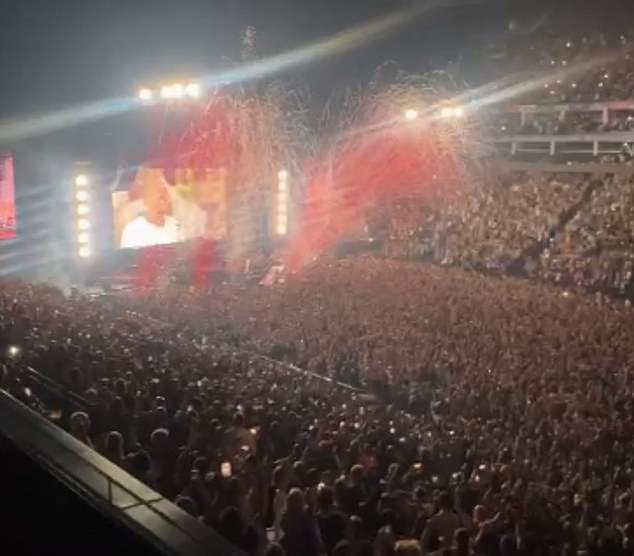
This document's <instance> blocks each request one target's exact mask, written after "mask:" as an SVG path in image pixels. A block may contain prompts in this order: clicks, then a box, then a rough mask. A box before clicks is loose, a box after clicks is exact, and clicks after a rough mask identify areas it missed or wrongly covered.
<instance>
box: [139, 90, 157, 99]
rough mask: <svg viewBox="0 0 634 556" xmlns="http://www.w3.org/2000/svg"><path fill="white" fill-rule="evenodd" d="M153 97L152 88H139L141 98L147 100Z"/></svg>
mask: <svg viewBox="0 0 634 556" xmlns="http://www.w3.org/2000/svg"><path fill="white" fill-rule="evenodd" d="M152 98H154V93H153V92H152V89H147V88H143V89H141V90H139V99H140V100H142V101H144V102H147V101H149V100H152Z"/></svg>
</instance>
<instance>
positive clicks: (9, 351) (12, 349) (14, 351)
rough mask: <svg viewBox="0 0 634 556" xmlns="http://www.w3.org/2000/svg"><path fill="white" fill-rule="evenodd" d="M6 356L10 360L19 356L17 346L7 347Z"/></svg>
mask: <svg viewBox="0 0 634 556" xmlns="http://www.w3.org/2000/svg"><path fill="white" fill-rule="evenodd" d="M7 355H8V356H9V357H11V358H13V357H17V356H18V355H20V348H19V347H18V346H9V347H8V348H7Z"/></svg>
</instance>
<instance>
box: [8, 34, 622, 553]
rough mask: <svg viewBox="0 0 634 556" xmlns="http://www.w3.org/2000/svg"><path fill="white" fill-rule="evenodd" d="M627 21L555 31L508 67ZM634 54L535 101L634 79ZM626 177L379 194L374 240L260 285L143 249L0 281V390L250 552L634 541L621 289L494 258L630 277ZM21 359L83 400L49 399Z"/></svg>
mask: <svg viewBox="0 0 634 556" xmlns="http://www.w3.org/2000/svg"><path fill="white" fill-rule="evenodd" d="M631 40H632V36H631V34H629V33H624V34H623V35H620V36H618V37H612V36H610V37H605V36H603V35H601V34H599V33H596V34H594V35H587V36H584V37H576V38H565V37H563V38H562V36H560V35H558V36H556V37H555V38H553V39H546V40H543V41H542V42H541V43H540V44H535V45H533V46H532V47H531V48H530V49H528V50H527V51H523V52H522V54H521V55H520V61H521V64H520V66H521V68H522V70H524V71H525V70H527V69H529V70H530V69H533V70H537V69H542V70H554V69H556V68H559V69H565V68H567V67H572V66H574V65H575V64H576V63H577V62H579V61H587V60H588V58H590V57H593V56H597V55H601V54H605V53H607V52H609V51H611V50H613V49H615V48H620V49H624V48H625V47H626V46H627V44H628V43H629V42H630V41H631ZM531 60H532V61H531ZM632 64H633V62H632V60H631V58H630V55H629V54H628V53H625V52H624V53H623V55H622V56H621V57H620V58H618V59H617V60H616V61H614V62H611V63H609V64H607V65H604V66H601V67H597V68H595V69H593V70H591V71H588V72H585V73H584V74H583V75H582V76H573V77H570V78H567V79H563V78H562V79H557V80H555V82H554V83H547V84H545V86H544V87H543V89H542V90H540V91H538V92H534V93H532V94H531V95H529V96H527V97H526V98H525V99H524V100H525V101H526V102H535V103H551V104H552V103H579V102H596V101H605V100H625V99H630V98H631V97H632V94H633V93H634V80H633V79H632V75H633V72H632V69H633V67H632ZM518 120H519V119H518V118H517V115H515V116H509V115H507V116H504V117H502V118H500V119H498V120H496V122H495V125H496V126H498V129H499V130H501V131H502V132H503V133H509V134H510V133H513V134H514V133H527V134H565V133H573V132H595V131H611V130H620V131H628V130H631V129H633V128H634V123H633V122H634V120H633V119H632V115H631V114H630V113H629V112H627V111H624V110H622V111H620V112H615V113H610V118H609V120H608V121H607V123H606V122H605V121H603V120H602V118H601V114H600V113H599V112H575V111H570V112H568V113H554V114H535V115H532V116H531V117H530V118H528V119H527V120H526V121H525V122H524V124H523V125H520V124H519V121H518ZM628 148H629V147H628ZM633 195H634V194H633V191H632V180H631V179H626V178H619V177H612V176H607V177H606V176H595V177H590V176H588V175H584V174H572V173H559V174H537V173H530V174H529V173H511V174H503V175H501V176H498V175H493V176H491V175H490V176H487V177H486V178H482V179H477V180H474V181H473V183H470V184H467V185H466V186H465V188H464V189H463V190H461V191H460V192H452V195H451V196H449V195H445V196H444V197H442V196H441V197H439V198H434V199H431V198H430V197H425V198H415V197H412V198H401V199H398V200H395V201H394V202H393V203H391V204H389V203H387V204H381V206H378V207H373V208H372V209H371V210H370V211H369V214H368V231H369V233H370V235H371V236H372V238H373V239H377V240H379V241H380V242H381V244H382V245H383V248H384V250H383V253H382V255H383V256H382V257H376V258H374V257H364V256H362V257H354V258H349V259H343V260H337V259H330V258H322V259H320V260H319V261H318V262H317V263H315V264H313V265H312V266H311V267H309V268H307V269H305V271H304V272H303V273H302V274H301V275H298V276H290V277H287V279H285V280H284V284H279V285H271V286H269V287H262V286H257V287H245V286H235V285H228V284H224V285H222V286H216V287H213V288H209V289H208V288H192V289H188V288H179V287H175V286H173V285H170V284H169V282H170V280H169V279H168V280H163V281H159V282H157V281H156V280H155V279H154V278H155V277H156V274H168V273H170V272H172V271H173V267H174V266H178V260H177V259H175V258H173V257H171V256H170V255H169V253H168V254H167V256H166V257H159V258H152V257H150V258H145V259H142V260H141V261H140V263H139V265H138V268H137V272H139V273H140V274H141V275H143V276H149V277H150V280H149V282H151V284H149V283H148V284H144V283H143V282H142V281H141V282H140V285H142V286H143V285H146V286H148V285H151V286H152V288H150V289H149V290H148V291H143V292H142V293H138V292H136V293H132V294H129V293H126V294H118V295H111V296H103V297H98V298H87V297H83V296H81V295H72V296H70V297H68V296H65V295H63V294H62V293H61V292H60V291H58V290H56V289H54V288H52V287H48V286H44V285H29V284H26V283H21V282H5V283H2V284H1V286H2V287H1V289H0V386H1V387H3V388H5V389H7V390H8V391H9V392H11V393H12V394H14V395H15V396H16V397H17V398H18V399H20V400H21V401H23V402H24V403H26V404H28V405H29V406H30V407H32V408H33V409H34V410H36V411H39V412H41V413H42V414H43V415H45V416H47V417H48V418H50V419H52V420H54V421H56V422H58V423H59V424H60V426H64V427H66V428H68V430H69V432H70V433H71V434H73V435H74V436H75V437H76V438H78V439H79V440H81V441H82V442H83V443H85V444H87V445H88V446H91V447H93V448H94V449H95V450H98V451H99V452H101V453H102V454H103V455H104V456H105V457H107V458H108V459H109V460H111V461H112V462H114V463H115V464H117V465H119V466H121V467H122V468H124V469H126V470H127V471H128V472H130V473H131V474H132V475H134V476H135V477H137V478H138V479H140V480H141V481H143V482H145V483H146V484H148V485H149V486H151V487H152V488H154V489H156V490H157V491H159V492H160V493H161V494H163V495H164V496H166V497H168V498H170V499H172V500H173V501H174V502H175V503H176V504H177V505H178V506H179V507H180V508H181V509H182V510H184V511H185V512H187V513H189V514H191V515H192V516H194V517H195V518H196V519H198V520H200V521H201V522H203V523H205V524H207V525H208V526H210V527H212V528H213V529H215V530H216V531H218V532H219V533H220V534H221V535H223V536H224V537H225V538H227V539H228V540H229V541H231V542H232V543H234V544H235V545H236V546H238V547H239V548H241V549H242V550H244V551H245V552H246V553H247V554H254V555H255V554H279V555H284V554H286V555H288V556H295V555H297V556H312V555H314V556H322V555H327V556H334V555H337V556H365V555H368V556H369V555H376V556H392V555H401V554H402V555H412V556H418V555H422V554H433V555H435V556H449V555H451V556H472V555H483V556H489V555H491V556H512V555H527V556H532V555H536V556H537V555H546V554H548V555H550V554H561V555H562V556H563V555H576V556H582V555H600V556H603V555H605V556H609V555H610V556H611V555H617V556H620V555H623V556H625V555H634V500H633V496H634V455H633V454H632V451H631V442H632V440H631V439H632V434H633V433H634V405H633V402H632V399H633V398H632V396H633V394H634V371H633V369H634V343H633V342H632V341H631V337H630V336H631V330H633V329H634V313H633V312H632V310H631V308H630V304H629V302H626V303H623V302H621V301H613V300H607V299H605V298H604V297H602V296H599V297H597V298H595V297H593V296H591V295H588V294H587V293H585V292H584V291H582V290H580V289H577V288H574V287H573V288H572V289H569V290H565V289H562V288H560V287H556V286H552V285H548V284H545V283H532V282H529V281H528V280H525V279H519V278H511V277H509V276H508V275H507V273H508V272H510V271H513V272H515V271H518V270H519V271H521V272H522V273H525V274H528V275H530V276H531V277H537V278H539V279H540V280H542V281H543V280H546V281H547V282H548V281H554V282H558V283H561V284H566V285H568V286H584V287H593V288H598V289H601V290H610V291H611V292H612V293H614V292H618V293H622V294H630V293H632V291H631V287H632V284H633V281H632V278H633V277H634V274H633V272H634V249H633V247H634V246H633V245H632V237H634V235H633V234H634V229H633V224H632V222H633V221H634V196H633ZM402 259H427V260H428V261H430V263H427V264H422V263H420V262H411V261H406V260H402ZM208 262H209V261H206V264H207V263H208ZM175 263H176V264H175ZM256 263H257V261H256V262H254V263H253V265H254V266H256V267H258V268H259V265H258V264H256ZM265 263H266V261H265ZM265 263H263V264H262V267H263V268H265V267H266V266H267V265H266V264H265ZM201 264H202V263H201ZM208 266H209V265H208ZM243 266H244V265H243ZM246 266H251V265H250V264H248V265H246ZM170 268H171V269H172V270H168V269H170ZM473 269H480V270H482V269H484V270H487V271H494V272H496V273H497V274H498V276H497V277H490V276H483V275H482V274H478V273H475V272H473V271H472V270H473ZM203 274H206V271H205V272H202V273H201V277H200V278H201V279H204V278H205V276H203ZM29 367H32V368H35V369H37V370H38V371H39V372H41V373H42V374H44V375H45V376H46V377H48V378H49V379H52V380H53V381H55V382H56V383H58V384H60V385H62V386H63V387H64V388H65V389H66V390H67V391H68V392H71V393H72V394H73V395H74V396H75V398H74V399H75V400H81V403H82V404H83V406H82V409H81V410H80V411H74V412H72V414H62V413H60V412H59V411H51V410H52V409H54V408H52V407H48V405H49V404H48V403H47V400H46V396H45V395H44V393H43V392H38V391H37V390H35V389H33V388H32V387H31V386H32V383H31V382H30V381H29V373H28V372H27V369H28V368H29Z"/></svg>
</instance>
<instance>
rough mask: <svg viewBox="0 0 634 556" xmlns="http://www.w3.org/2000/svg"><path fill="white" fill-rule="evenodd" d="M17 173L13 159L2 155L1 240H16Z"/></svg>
mask: <svg viewBox="0 0 634 556" xmlns="http://www.w3.org/2000/svg"><path fill="white" fill-rule="evenodd" d="M15 226H16V223H15V172H14V166H13V158H12V157H11V156H6V155H5V156H2V155H0V240H3V239H14V238H15V236H16V229H15Z"/></svg>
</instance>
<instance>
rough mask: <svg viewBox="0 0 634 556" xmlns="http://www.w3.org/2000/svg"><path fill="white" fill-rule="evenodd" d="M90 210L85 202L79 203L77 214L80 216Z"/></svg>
mask: <svg viewBox="0 0 634 556" xmlns="http://www.w3.org/2000/svg"><path fill="white" fill-rule="evenodd" d="M89 212H90V209H89V208H88V205H85V204H83V203H82V204H80V205H77V214H78V215H79V216H85V215H86V214H88V213H89Z"/></svg>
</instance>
